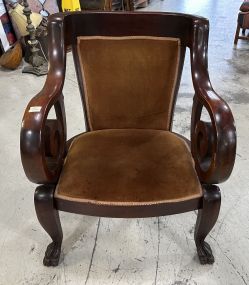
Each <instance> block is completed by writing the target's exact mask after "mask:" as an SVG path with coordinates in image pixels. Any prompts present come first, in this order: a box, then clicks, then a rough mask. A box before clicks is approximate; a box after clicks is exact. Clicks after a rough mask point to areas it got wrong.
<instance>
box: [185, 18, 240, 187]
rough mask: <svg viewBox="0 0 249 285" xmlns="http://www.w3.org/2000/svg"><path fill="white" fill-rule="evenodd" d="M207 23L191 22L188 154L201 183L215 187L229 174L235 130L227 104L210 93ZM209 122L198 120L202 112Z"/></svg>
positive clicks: (233, 154) (232, 161)
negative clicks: (190, 115) (189, 152)
mask: <svg viewBox="0 0 249 285" xmlns="http://www.w3.org/2000/svg"><path fill="white" fill-rule="evenodd" d="M208 33H209V23H208V20H195V21H194V22H193V30H192V42H191V44H190V59H191V72H192V80H193V86H194V89H195V96H194V102H193V109H192V118H191V150H192V155H193V157H194V160H195V167H196V171H197V174H198V176H199V179H200V181H201V182H202V183H206V184H216V183H220V182H223V181H225V180H226V179H227V178H228V177H229V176H230V174H231V172H232V169H233V165H234V161H235V155H236V129H235V124H234V119H233V115H232V112H231V110H230V108H229V106H228V105H227V103H226V102H225V101H224V100H223V99H222V98H221V97H219V96H218V95H217V94H216V93H215V92H214V90H213V88H212V85H211V82H210V79H209V74H208V52H207V51H208ZM203 107H204V108H206V110H207V111H208V114H209V117H210V119H211V121H210V122H205V121H202V120H201V113H202V109H203Z"/></svg>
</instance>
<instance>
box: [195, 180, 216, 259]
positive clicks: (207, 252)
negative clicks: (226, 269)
mask: <svg viewBox="0 0 249 285" xmlns="http://www.w3.org/2000/svg"><path fill="white" fill-rule="evenodd" d="M203 188H204V195H203V208H202V209H200V210H199V211H198V216H197V221H196V226H195V244H196V247H197V253H198V256H199V260H200V263H201V264H213V263H214V256H213V254H212V250H211V247H210V246H209V244H208V243H207V242H205V241H204V240H205V238H206V236H207V235H208V234H209V232H210V231H211V230H212V228H213V226H214V225H215V223H216V221H217V218H218V215H219V211H220V202H221V195H220V189H219V187H218V186H216V185H203Z"/></svg>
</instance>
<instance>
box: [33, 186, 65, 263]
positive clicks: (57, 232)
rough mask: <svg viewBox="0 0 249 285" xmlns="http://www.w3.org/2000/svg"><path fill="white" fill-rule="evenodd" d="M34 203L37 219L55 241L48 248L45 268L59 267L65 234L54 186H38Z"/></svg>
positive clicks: (44, 261) (44, 260)
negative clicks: (56, 202)
mask: <svg viewBox="0 0 249 285" xmlns="http://www.w3.org/2000/svg"><path fill="white" fill-rule="evenodd" d="M34 202H35V210H36V215H37V218H38V220H39V222H40V224H41V225H42V227H43V228H44V230H45V231H46V232H47V233H48V234H49V235H50V237H51V239H52V241H53V242H52V243H50V244H49V245H48V247H47V250H46V253H45V257H44V259H43V264H44V265H45V266H57V265H58V264H59V259H60V253H61V243H62V237H63V234H62V228H61V223H60V218H59V213H58V211H57V209H55V208H54V186H52V185H49V186H48V185H41V186H38V187H37V188H36V191H35V196H34Z"/></svg>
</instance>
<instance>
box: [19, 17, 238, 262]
mask: <svg viewBox="0 0 249 285" xmlns="http://www.w3.org/2000/svg"><path fill="white" fill-rule="evenodd" d="M48 29H49V55H48V56H49V62H50V68H49V72H48V76H47V80H46V82H45V85H44V87H43V89H42V91H41V92H40V93H39V94H38V95H36V96H35V97H34V98H33V99H32V100H31V101H30V103H29V104H28V106H27V108H26V111H25V114H24V117H23V122H22V129H21V157H22V163H23V167H24V170H25V173H26V175H27V177H28V178H29V180H30V181H32V182H35V183H38V184H44V187H45V188H42V189H43V190H42V195H44V197H51V193H52V192H51V191H52V190H48V191H46V188H48V189H51V188H50V187H51V185H52V186H53V187H56V183H57V181H58V178H59V176H60V171H61V168H62V166H63V160H64V158H65V157H66V153H67V149H68V145H69V144H70V143H71V141H69V142H68V143H66V119H65V110H64V103H63V95H62V89H63V84H64V80H65V70H66V51H67V49H68V47H70V46H72V51H73V54H74V61H75V66H76V72H77V76H78V81H79V87H80V91H81V96H82V102H83V108H84V111H85V119H86V128H87V131H89V122H88V118H87V114H86V106H85V96H84V90H83V82H82V76H81V74H80V65H79V59H78V57H77V53H76V45H77V43H76V39H77V37H78V36H94V35H99V36H130V35H148V36H160V37H177V38H179V39H180V40H181V56H180V68H179V74H178V77H177V88H176V93H177V92H178V88H179V84H180V79H181V72H182V66H183V63H184V57H185V50H186V48H189V50H190V57H191V68H192V80H193V86H194V89H195V96H194V102H193V109H192V121H191V150H192V155H193V158H194V160H195V165H196V171H197V174H198V177H199V179H200V182H201V183H202V184H203V189H204V194H203V197H201V198H199V199H193V200H189V201H186V202H179V203H175V204H170V203H169V204H163V205H157V206H155V205H141V206H137V207H130V206H93V205H90V204H83V203H78V202H72V201H65V200H60V199H56V200H55V199H53V200H54V202H53V207H54V208H52V207H50V208H48V209H47V210H46V211H47V213H48V216H49V215H51V217H52V216H54V215H55V214H54V209H57V210H64V211H68V212H73V213H80V214H87V215H94V216H108V217H149V216H159V215H168V214H176V213H182V212H186V211H191V210H196V209H198V210H199V214H198V221H197V225H196V233H195V237H196V238H195V241H196V245H197V251H198V255H199V258H200V261H201V263H203V264H204V263H213V261H214V259H213V256H212V252H211V249H210V247H209V246H207V244H206V243H205V242H204V239H205V237H206V236H207V234H208V233H209V231H210V230H211V229H212V227H213V225H214V223H215V221H216V219H217V217H218V212H219V211H218V209H219V203H220V202H219V201H220V194H219V190H218V188H216V186H213V185H212V184H216V183H220V182H223V181H225V180H226V179H228V177H229V175H230V174H231V171H232V168H233V165H234V160H235V150H236V129H235V124H234V119H233V116H232V113H231V110H230V108H229V106H228V105H227V104H226V102H225V101H224V100H223V99H221V98H220V97H219V96H218V95H217V94H216V93H215V91H214V90H213V88H212V85H211V83H210V79H209V74H208V69H207V66H208V60H207V51H208V32H209V23H208V20H207V19H205V18H202V17H197V16H191V15H185V14H174V13H136V12H132V13H123V12H120V13H112V12H108V13H106V12H84V13H82V12H75V13H64V14H55V15H52V16H51V17H50V20H49V25H48ZM175 97H176V96H175ZM53 106H54V107H55V112H56V121H51V120H47V117H48V113H49V111H50V109H51V108H52V107H53ZM33 107H38V109H39V112H32V108H33ZM203 108H206V110H207V111H208V114H209V116H210V122H206V121H203V120H201V113H202V110H203ZM172 119H173V117H171V126H172ZM51 137H52V139H51ZM186 187H187V185H186ZM46 199H48V198H46ZM49 199H50V198H49ZM210 199H211V200H210ZM212 201H213V202H212ZM40 203H41V202H40V200H39V199H37V202H36V208H37V209H38V213H37V214H38V217H39V216H41V215H42V214H41V213H40V211H43V210H42V207H40V209H41V210H39V204H40ZM49 203H50V205H51V201H50V202H49ZM208 217H212V218H210V219H209V218H208ZM54 219H55V218H54ZM52 223H54V224H55V227H57V228H58V226H56V224H57V225H58V221H54V222H52ZM41 224H42V225H43V227H44V229H45V230H46V231H47V232H48V233H49V234H50V236H51V233H50V229H49V226H46V225H45V222H44V221H41ZM44 225H45V226H44ZM57 231H58V236H60V234H59V230H57ZM51 238H52V240H53V242H54V243H56V242H57V241H56V239H57V237H56V238H55V237H53V236H51ZM56 245H58V243H56ZM59 247H60V246H59ZM58 250H59V251H60V248H58V247H56V249H55V250H54V251H53V250H52V251H53V252H56V254H52V255H50V259H51V261H49V253H48V252H47V261H46V262H45V264H46V265H56V264H57V261H55V259H56V257H58V256H59V255H58V252H57V251H58ZM48 251H51V248H50V249H48Z"/></svg>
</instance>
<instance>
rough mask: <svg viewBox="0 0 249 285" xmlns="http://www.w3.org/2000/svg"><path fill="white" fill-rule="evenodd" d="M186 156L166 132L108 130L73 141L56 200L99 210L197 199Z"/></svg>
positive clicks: (181, 144)
mask: <svg viewBox="0 0 249 285" xmlns="http://www.w3.org/2000/svg"><path fill="white" fill-rule="evenodd" d="M201 196H202V190H201V186H200V183H199V180H198V178H197V175H196V172H195V169H194V163H193V159H192V156H191V153H190V151H189V149H188V147H187V144H186V143H185V141H184V140H182V139H181V138H179V137H178V136H177V135H175V134H173V133H170V132H168V131H160V130H142V129H119V130H118V129H115V130H114V129H110V130H100V131H92V132H87V133H84V134H82V135H80V136H79V137H77V138H76V139H75V140H74V141H73V143H72V145H71V147H70V149H69V153H68V155H67V158H66V161H65V163H64V167H63V170H62V173H61V176H60V179H59V182H58V185H57V188H56V191H55V197H57V198H61V199H68V200H73V201H84V202H90V203H102V204H103V203H104V204H131V205H136V204H138V203H139V204H141V203H142V204H143V203H144V204H153V203H162V202H177V201H185V200H190V199H193V198H197V197H201Z"/></svg>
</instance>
